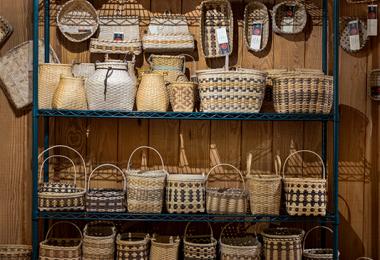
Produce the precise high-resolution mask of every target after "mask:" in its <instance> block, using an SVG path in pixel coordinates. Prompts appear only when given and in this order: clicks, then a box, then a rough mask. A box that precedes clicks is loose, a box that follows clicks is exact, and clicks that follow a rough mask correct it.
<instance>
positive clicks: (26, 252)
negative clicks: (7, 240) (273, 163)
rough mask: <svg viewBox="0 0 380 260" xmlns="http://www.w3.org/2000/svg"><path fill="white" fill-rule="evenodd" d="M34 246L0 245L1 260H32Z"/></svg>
mask: <svg viewBox="0 0 380 260" xmlns="http://www.w3.org/2000/svg"><path fill="white" fill-rule="evenodd" d="M31 258H32V246H29V245H3V244H0V259H1V260H31Z"/></svg>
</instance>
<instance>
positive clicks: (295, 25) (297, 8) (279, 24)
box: [272, 1, 307, 34]
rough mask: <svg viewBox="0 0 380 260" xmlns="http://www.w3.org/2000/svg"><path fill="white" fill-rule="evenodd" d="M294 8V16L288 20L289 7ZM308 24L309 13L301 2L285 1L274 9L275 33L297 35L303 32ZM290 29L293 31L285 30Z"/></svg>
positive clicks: (273, 24) (273, 23)
mask: <svg viewBox="0 0 380 260" xmlns="http://www.w3.org/2000/svg"><path fill="white" fill-rule="evenodd" d="M290 6H294V11H293V16H292V18H291V19H288V14H289V7H290ZM306 22H307V12H306V7H305V4H304V3H301V2H299V1H284V2H281V3H279V4H277V5H275V6H274V7H273V22H272V26H273V31H274V32H276V33H282V34H297V33H300V32H302V31H303V29H304V28H305V26H306ZM285 27H290V28H292V30H284V28H285Z"/></svg>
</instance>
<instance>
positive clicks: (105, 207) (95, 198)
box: [86, 164, 127, 212]
mask: <svg viewBox="0 0 380 260" xmlns="http://www.w3.org/2000/svg"><path fill="white" fill-rule="evenodd" d="M105 167H107V168H112V169H115V170H116V171H117V172H119V173H120V174H121V176H122V177H123V181H124V183H123V189H103V188H101V189H98V188H97V189H94V188H93V189H91V188H90V181H91V177H92V175H93V174H94V173H95V172H96V171H98V170H99V169H101V168H105ZM87 189H88V190H87V194H86V210H87V211H90V212H124V211H125V206H126V201H125V194H126V191H127V180H126V178H125V175H124V173H123V171H122V170H121V169H120V168H119V167H117V166H115V165H113V164H102V165H99V166H98V167H96V168H95V169H94V170H92V172H91V173H90V176H89V177H88V184H87Z"/></svg>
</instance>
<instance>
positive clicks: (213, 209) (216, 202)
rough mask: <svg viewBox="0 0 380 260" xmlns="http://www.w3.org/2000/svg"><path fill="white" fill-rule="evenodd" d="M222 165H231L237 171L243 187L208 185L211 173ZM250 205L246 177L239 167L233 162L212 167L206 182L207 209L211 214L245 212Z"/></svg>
mask: <svg viewBox="0 0 380 260" xmlns="http://www.w3.org/2000/svg"><path fill="white" fill-rule="evenodd" d="M220 167H230V168H232V169H233V170H234V171H236V172H237V173H238V174H239V176H240V178H241V181H242V188H215V187H207V184H208V183H209V178H210V174H211V173H212V172H214V171H215V169H218V168H220ZM247 207H248V192H247V191H246V188H245V181H244V177H243V175H242V174H241V172H240V171H239V169H238V168H236V167H235V166H233V165H231V164H217V165H215V166H214V167H212V168H211V169H210V171H209V172H208V174H207V182H206V209H207V213H209V214H245V213H246V212H247Z"/></svg>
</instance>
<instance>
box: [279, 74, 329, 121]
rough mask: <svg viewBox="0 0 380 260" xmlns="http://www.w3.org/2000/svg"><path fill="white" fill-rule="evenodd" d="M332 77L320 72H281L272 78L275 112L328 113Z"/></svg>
mask: <svg viewBox="0 0 380 260" xmlns="http://www.w3.org/2000/svg"><path fill="white" fill-rule="evenodd" d="M333 91H334V87H333V77H331V76H325V75H322V74H320V73H315V74H314V73H302V74H300V73H297V72H288V73H282V75H281V76H277V77H275V78H273V102H274V109H275V111H276V112H277V113H307V114H329V113H330V111H331V108H332V104H333Z"/></svg>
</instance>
